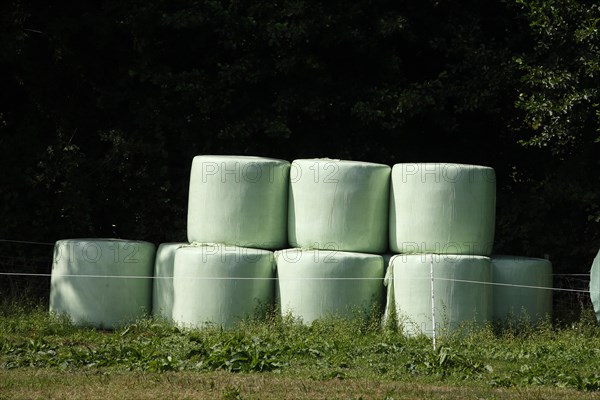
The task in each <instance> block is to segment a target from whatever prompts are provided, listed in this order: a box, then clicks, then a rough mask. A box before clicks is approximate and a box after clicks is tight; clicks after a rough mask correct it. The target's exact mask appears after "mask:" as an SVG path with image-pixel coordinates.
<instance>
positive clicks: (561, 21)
mask: <svg viewBox="0 0 600 400" xmlns="http://www.w3.org/2000/svg"><path fill="white" fill-rule="evenodd" d="M517 3H518V4H519V5H520V6H521V9H522V10H523V13H524V16H525V18H527V21H528V22H529V25H530V27H531V30H532V37H533V38H532V39H533V48H532V49H531V50H529V51H528V52H527V53H524V54H522V55H520V56H516V57H515V62H516V63H517V64H518V66H519V68H520V70H521V71H522V78H521V81H522V86H521V88H520V93H519V97H518V100H517V102H516V106H517V108H519V109H521V110H523V111H524V116H523V122H524V123H525V125H526V126H527V127H528V128H529V129H527V130H525V132H531V133H532V136H531V137H529V138H525V139H523V140H522V142H523V143H526V144H529V145H536V146H549V147H550V148H551V149H552V150H553V151H554V152H556V153H571V152H573V151H574V148H577V147H580V146H588V145H590V144H591V143H592V142H594V141H596V142H597V141H598V140H600V118H599V114H598V112H599V105H598V104H599V103H600V91H599V90H598V78H599V76H600V46H599V45H598V43H599V42H600V27H599V21H600V6H599V5H598V4H596V3H595V2H593V1H575V0H555V1H537V0H533V1H530V0H519V1H517Z"/></svg>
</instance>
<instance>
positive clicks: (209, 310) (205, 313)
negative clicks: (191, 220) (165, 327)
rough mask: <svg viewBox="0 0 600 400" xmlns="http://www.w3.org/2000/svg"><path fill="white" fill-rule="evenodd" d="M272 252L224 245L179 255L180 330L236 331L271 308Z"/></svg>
mask: <svg viewBox="0 0 600 400" xmlns="http://www.w3.org/2000/svg"><path fill="white" fill-rule="evenodd" d="M274 267H275V264H274V260H273V252H271V251H268V250H260V249H254V248H245V247H237V246H228V245H220V244H199V245H192V246H184V247H180V248H179V249H177V251H176V252H175V270H174V274H173V290H174V294H175V298H174V302H173V320H174V321H175V322H176V323H177V324H178V325H180V326H186V327H195V328H199V327H203V326H206V325H216V326H221V327H224V328H231V327H234V326H235V325H236V324H238V323H239V322H240V321H241V320H243V319H245V318H254V317H262V316H264V315H265V312H266V311H267V310H268V309H269V308H270V307H271V306H272V303H273V293H274V287H275V284H274V279H273V278H274Z"/></svg>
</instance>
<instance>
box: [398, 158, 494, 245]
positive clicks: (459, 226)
mask: <svg viewBox="0 0 600 400" xmlns="http://www.w3.org/2000/svg"><path fill="white" fill-rule="evenodd" d="M495 209H496V177H495V173H494V170H493V169H492V168H488V167H481V166H475V165H462V164H446V163H422V164H413V163H411V164H396V165H394V167H393V169H392V184H391V201H390V248H391V249H392V251H394V252H396V253H436V254H467V255H485V256H487V255H490V254H491V252H492V246H493V241H494V224H495Z"/></svg>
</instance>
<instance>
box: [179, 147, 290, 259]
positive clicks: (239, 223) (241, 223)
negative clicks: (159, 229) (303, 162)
mask: <svg viewBox="0 0 600 400" xmlns="http://www.w3.org/2000/svg"><path fill="white" fill-rule="evenodd" d="M289 168H290V163H289V162H287V161H283V160H276V159H272V158H262V157H246V156H197V157H194V160H193V162H192V172H191V177H190V192H189V205H188V227H187V232H188V240H189V241H190V242H201V243H225V244H232V245H236V246H242V247H255V248H262V249H281V248H284V247H286V246H287V196H288V185H289V183H288V181H289Z"/></svg>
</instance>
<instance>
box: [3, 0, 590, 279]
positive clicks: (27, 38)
mask: <svg viewBox="0 0 600 400" xmlns="http://www.w3.org/2000/svg"><path fill="white" fill-rule="evenodd" d="M598 21H600V7H599V6H598V5H597V4H596V3H595V2H594V1H575V0H548V1H541V0H493V1H486V2H480V1H474V0H461V1H456V0H448V1H429V0H426V1H418V2H415V1H385V0H381V1H375V0H371V1H369V0H358V1H352V2H349V1H332V2H329V1H328V2H309V1H302V0H282V1H277V2H268V1H216V0H213V1H209V0H206V1H178V0H175V1H173V0H144V1H141V0H132V1H128V0H121V1H115V0H104V1H98V2H86V1H80V2H46V1H35V0H32V1H26V0H13V1H7V2H3V3H2V5H0V26H1V28H0V85H1V86H0V89H1V90H2V96H1V97H0V149H1V154H2V157H0V170H1V174H0V188H1V193H0V221H1V223H0V239H20V240H32V241H43V242H52V241H55V240H57V239H60V238H66V237H89V236H92V237H106V236H108V237H113V236H116V237H123V238H130V239H134V238H137V239H145V240H149V241H153V242H156V243H158V242H162V241H180V240H184V239H185V215H186V212H187V186H188V179H189V177H188V176H189V167H190V163H191V159H192V157H193V156H194V155H197V154H252V155H264V156H273V157H277V158H283V159H288V160H292V159H294V158H300V157H317V156H318V157H323V156H328V157H332V158H343V159H356V160H365V161H374V162H381V163H387V164H390V165H391V164H394V163H397V162H413V161H451V162H462V163H474V164H483V165H489V166H492V167H494V168H495V169H496V172H497V174H498V211H497V214H498V221H497V230H496V247H495V249H496V252H498V253H513V254H520V255H531V256H543V255H545V254H548V255H549V256H550V257H551V259H552V260H553V261H554V264H555V268H556V270H557V271H558V272H585V271H587V269H588V268H589V265H590V263H591V259H592V257H593V256H594V254H595V253H596V252H597V250H598V248H599V247H600V177H599V176H600V174H599V173H600V168H599V167H600V157H599V154H600V151H599V148H600V143H599V140H600V133H599V128H600V106H599V104H600V94H599V87H600V85H599V83H600V81H599V78H598V77H599V74H600V40H599V27H598V24H599V22H598ZM0 250H1V251H2V252H3V254H9V255H11V257H12V256H14V255H19V256H24V255H26V254H29V253H30V252H34V253H35V252H43V251H47V250H48V249H45V250H43V251H42V250H35V248H33V250H32V247H26V248H24V247H22V246H17V245H14V244H10V245H9V244H6V243H4V244H0ZM43 254H44V255H45V254H46V253H43ZM1 256H2V255H0V258H1ZM39 268H40V269H45V270H47V269H48V266H47V265H43V266H41V267H39Z"/></svg>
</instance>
